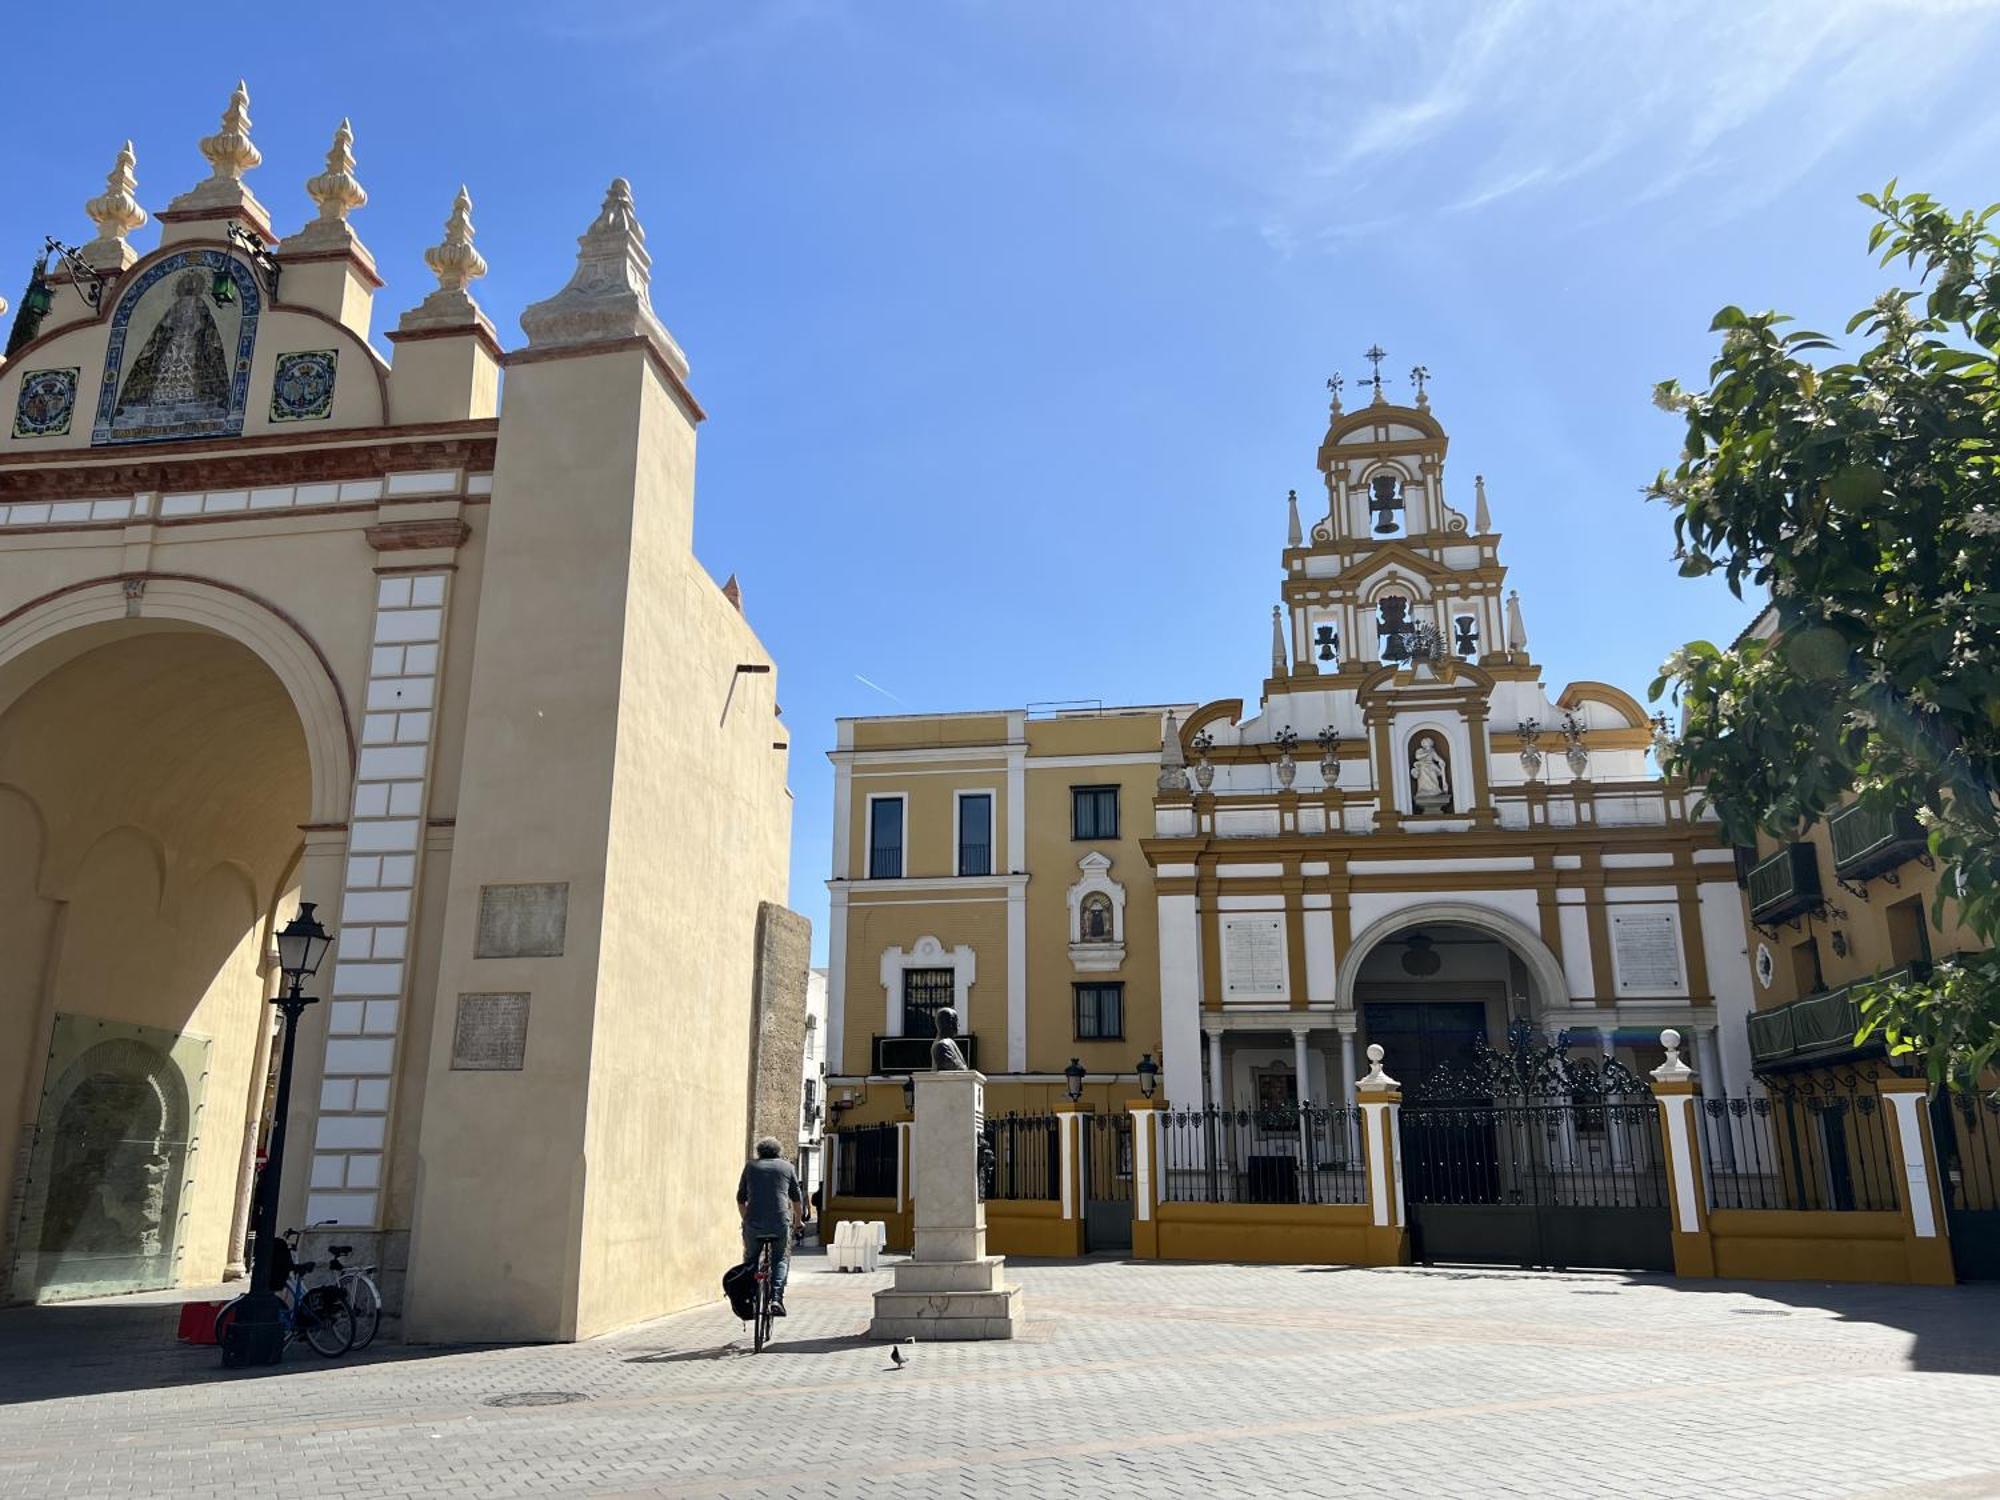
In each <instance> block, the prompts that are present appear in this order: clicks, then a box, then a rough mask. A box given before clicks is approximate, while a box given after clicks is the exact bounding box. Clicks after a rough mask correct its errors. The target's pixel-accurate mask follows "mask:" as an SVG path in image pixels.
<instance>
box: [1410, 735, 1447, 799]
mask: <svg viewBox="0 0 2000 1500" xmlns="http://www.w3.org/2000/svg"><path fill="white" fill-rule="evenodd" d="M1409 774H1410V805H1411V807H1413V808H1415V809H1416V811H1417V813H1418V814H1419V815H1422V816H1435V815H1437V814H1439V813H1448V812H1450V811H1452V776H1451V748H1450V747H1449V746H1448V745H1446V744H1445V741H1444V736H1443V735H1441V734H1439V733H1437V732H1436V731H1435V730H1430V729H1426V730H1422V731H1420V732H1419V733H1417V734H1415V735H1413V736H1411V738H1410V768H1409Z"/></svg>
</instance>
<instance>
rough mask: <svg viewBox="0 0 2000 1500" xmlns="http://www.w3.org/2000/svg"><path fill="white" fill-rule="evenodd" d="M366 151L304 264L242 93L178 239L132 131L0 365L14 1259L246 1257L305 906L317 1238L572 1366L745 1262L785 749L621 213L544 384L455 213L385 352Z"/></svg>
mask: <svg viewBox="0 0 2000 1500" xmlns="http://www.w3.org/2000/svg"><path fill="white" fill-rule="evenodd" d="M352 146H353V136H352V132H351V131H350V130H349V128H348V126H347V124H346V122H342V123H341V125H340V128H339V130H338V131H337V132H336V134H335V138H334V141H333V146H332V150H331V151H330V152H329V153H328V156H327V159H326V164H325V169H324V171H322V172H320V173H318V174H316V175H315V176H313V177H312V178H311V180H310V181H309V182H308V183H307V184H306V192H307V196H309V197H310V199H311V200H312V204H313V217H311V218H310V219H309V221H308V222H307V223H306V224H305V226H304V227H303V228H300V229H298V230H297V231H296V232H293V233H290V234H286V235H283V236H281V235H280V234H279V232H278V231H277V230H275V229H274V228H273V225H274V222H275V217H274V215H273V214H272V213H271V212H270V211H269V210H267V209H266V208H265V207H264V205H263V204H262V203H261V202H260V201H259V200H258V199H257V197H256V196H255V195H254V194H253V193H252V191H251V190H250V188H249V185H248V183H247V181H246V180H245V179H246V174H248V173H249V172H250V171H251V169H253V168H255V167H256V166H257V165H258V162H259V160H260V154H259V152H258V151H257V148H256V147H255V146H254V144H252V141H251V138H250V118H249V101H248V94H247V91H246V90H244V89H242V88H239V89H238V90H237V92H236V95H235V96H234V98H232V100H231V101H230V104H229V106H228V109H227V111H226V112H225V114H224V116H223V120H222V125H221V129H220V130H219V131H218V132H217V133H216V134H215V135H213V136H210V137H208V138H206V139H204V140H203V141H202V142H201V143H200V150H201V154H202V156H203V157H204V158H206V160H207V163H208V165H209V168H210V169H211V170H210V173H209V175H208V176H207V177H205V178H204V179H203V180H202V181H201V182H200V183H199V184H198V185H197V186H195V187H194V188H192V189H191V190H190V191H188V192H186V193H183V194H181V195H180V196H178V197H176V198H174V199H173V200H172V201H171V202H170V203H169V204H168V205H167V207H166V208H165V209H164V210H162V211H160V212H159V213H158V214H157V218H158V220H159V238H158V242H157V244H156V245H155V246H154V248H152V249H149V250H144V251H142V250H140V249H138V248H137V247H135V246H134V245H133V244H132V243H131V242H130V238H129V237H130V236H131V235H132V234H133V233H134V232H135V231H137V230H138V229H140V228H141V227H142V226H144V225H145V224H146V222H147V220H148V218H149V215H148V213H147V211H146V210H145V209H143V208H141V207H140V205H139V200H138V197H137V187H138V183H137V177H136V167H137V162H136V155H135V153H134V151H133V149H132V147H131V146H130V145H129V144H128V145H127V146H126V148H125V149H124V150H123V151H122V152H121V153H120V154H119V156H118V159H117V163H116V165H115V167H114V169H113V171H112V173H111V176H110V178H109V180H108V181H107V184H106V189H105V192H104V193H103V194H102V195H100V196H98V197H95V198H92V199H91V200H90V202H89V204H88V205H87V207H86V213H87V214H88V215H89V217H90V219H91V220H92V221H93V223H94V225H95V226H96V229H97V231H98V232H97V235H96V237H95V238H94V239H92V240H90V241H89V242H87V243H85V244H83V245H82V246H80V247H78V248H77V249H75V250H74V251H71V252H68V254H67V255H66V257H65V258H63V259H59V260H52V261H50V262H49V263H48V264H47V265H46V267H45V274H42V275H38V276H37V278H36V281H35V283H34V285H33V286H32V287H31V288H30V293H29V296H28V297H27V298H26V299H24V304H23V306H22V307H21V308H19V309H18V310H17V321H16V323H15V328H14V336H13V337H12V338H11V339H10V342H9V348H8V352H7V356H6V358H5V360H4V362H0V420H5V421H6V422H7V424H8V425H7V427H6V428H5V429H4V431H0V851H4V857H0V1110H4V1113H0V1162H4V1163H5V1166H6V1172H7V1177H8V1182H9V1185H10V1193H9V1197H8V1200H7V1204H6V1212H5V1214H4V1217H0V1271H4V1272H5V1275H6V1281H5V1285H4V1291H5V1293H6V1295H7V1296H9V1297H11V1298H15V1299H37V1298H40V1299H48V1298H56V1297H63V1296H75V1295H88V1294H90V1293H93V1292H101V1291H109V1290H117V1289H121V1288H130V1287H148V1286H170V1285H201V1284H205V1283H208V1282H213V1281H216V1280H219V1279H221V1278H222V1277H223V1275H224V1273H225V1271H227V1270H229V1269H230V1268H231V1267H232V1266H233V1265H234V1264H235V1263H237V1262H239V1261H240V1259H241V1254H242V1246H243V1240H244V1232H245V1226H246V1223H247V1222H248V1218H249V1202H250V1190H251V1182H252V1180H253V1177H254V1172H255V1162H256V1158H257V1155H258V1152H259V1150H260V1145H261V1140H262V1134H261V1131H262V1127H263V1124H264V1122H265V1114H266V1111H267V1109H268V1097H269V1095H268V1090H269V1083H268V1080H269V1077H270V1071H271V1069H270V1058H271V1054H272V1045H273V1042H272V1027H271V1024H270V1016H271V1011H272V1008H271V1007H270V1006H269V1005H268V1004H266V1003H265V1002H266V1000H267V998H268V997H269V996H270V995H271V994H272V993H273V990H274V987H275V985H276V984H277V981H278V975H277V974H276V972H275V961H274V954H273V945H272V933H273V930H274V927H275V926H281V925H283V923H284V922H285V921H286V919H287V918H289V917H290V915H291V914H292V912H293V910H294V909H295V906H296V904H297V903H298V902H299V901H301V900H304V901H308V902H312V903H314V904H315V905H316V907H317V910H318V913H319V915H320V916H321V918H322V919H323V920H324V921H325V922H326V924H327V926H329V927H331V928H333V929H334V930H335V934H336V948H335V950H334V952H333V954H332V955H331V956H330V957H329V959H328V961H327V962H326V963H325V964H324V965H323V966H322V968H321V970H320V973H319V976H318V978H317V980H316V981H315V984H314V986H313V988H312V990H311V991H310V992H311V993H312V994H314V995H315V996H316V997H317V998H318V1000H319V1002H320V1003H317V1004H315V1005H313V1006H312V1007H311V1008H310V1009H309V1010H308V1011H307V1013H306V1016H305V1019H304V1021H303V1022H302V1023H301V1026H300V1030H299V1037H298V1046H297V1058H298V1066H297V1074H296V1078H295V1082H294V1085H293V1093H292V1109H291V1114H290V1120H289V1149H288V1152H287V1159H286V1161H285V1172H284V1181H283V1194H282V1198H281V1203H280V1223H281V1225H287V1226H292V1225H296V1226H306V1225H310V1224H332V1225H334V1226H337V1227H336V1228H334V1229H333V1230H332V1231H331V1237H333V1238H337V1239H343V1240H356V1241H357V1242H358V1243H361V1244H362V1245H364V1246H365V1247H366V1248H365V1249H364V1251H363V1252H362V1253H363V1255H364V1256H365V1257H367V1258H370V1259H379V1260H380V1261H381V1263H382V1265H383V1266H384V1268H385V1276H384V1281H385V1292H386V1293H387V1295H388V1297H389V1300H390V1306H391V1310H392V1311H395V1310H396V1309H397V1308H398V1307H399V1306H400V1307H401V1308H402V1310H403V1311H404V1313H405V1314H406V1327H407V1330H408V1332H409V1333H410V1334H411V1335H412V1336H414V1337H417V1338H425V1339H459V1338H473V1339H568V1338H577V1337H582V1336H586V1335H589V1334H592V1333H595V1332H598V1331H601V1330H604V1329H607V1328H611V1327H615V1326H617V1325H619V1324H621V1323H626V1322H631V1321H634V1320H636V1319H638V1318H642V1317H648V1316H654V1315H657V1314H660V1313H665V1312H668V1311H672V1310H674V1309H676V1308H679V1307H684V1306H688V1305H691V1304H694V1303H697V1302H702V1301H707V1300H710V1299H711V1298H712V1297H713V1296H714V1274H715V1268H716V1267H717V1266H718V1265H721V1264H725V1263H726V1262H727V1260H728V1258H729V1257H730V1256H731V1255H732V1254H734V1253H735V1239H734V1226H733V1224H732V1222H731V1221H730V1216H729V1215H728V1213H727V1209H726V1205H727V1203H728V1202H729V1199H730V1195H731V1193H732V1191H733V1187H734V1180H735V1173H736V1170H737V1164H738V1163H739V1162H740V1160H741V1157H742V1153H743V1150H744V1145H745V1134H746V1126H747V1121H748V1119H749V1111H750V1104H751V1101H750V1100H749V1098H748V1083H747V1078H748V1073H749V1069H748V1066H747V1063H748V1059H749V1057H750V1055H751V1053H750V1047H751V1039H752V1035H753V1031H754V1027H755V1025H756V1014H755V1012H756V1006H757V1003H758V1001H757V998H756V997H757V995H758V994H759V993H760V992H761V991H762V990H763V989H764V988H765V987H766V981H767V980H768V978H769V976H767V975H762V974H760V972H759V964H758V956H759V952H760V945H761V944H763V943H764V941H765V936H764V935H765V933H766V930H767V929H768V928H769V927H770V926H771V925H772V919H771V917H770V913H771V912H772V910H774V909H776V908H780V907H781V905H782V902H783V900H784V897H785V887H786V869H787V842H788V836H789V826H790V795H789V793H788V791H787V789H786V785H785V775H786V760H787V754H786V741H787V735H786V734H785V732H784V730H783V727H782V725H781V724H780V723H779V722H778V720H777V717H776V701H775V697H774V693H775V675H774V673H773V669H772V663H771V659H770V657H769V655H768V654H767V653H766V652H765V650H764V648H763V647H762V645H761V644H760V643H759V642H758V640H757V638H756V635H755V634H754V633H753V631H752V630H751V629H750V627H749V625H748V624H747V623H746V621H745V619H744V616H743V613H742V610H741V608H740V606H739V603H738V600H737V597H736V594H735V591H734V589H733V588H728V589H725V588H723V587H718V586H717V584H716V583H715V581H714V580H713V579H712V578H710V576H709V575H708V574H707V573H706V572H705V571H704V570H703V569H702V567H701V566H700V564H699V563H698V562H697V561H696V559H695V557H694V554H693V551H692V549H691V540H692V534H693V504H694V457H695V430H696V427H697V425H698V424H699V422H700V421H701V419H702V415H703V413H702V410H701V407H700V405H699V404H698V402H697V401H696V399H695V397H694V395H693V393H692V391H691V389H690V387H689V384H688V375H689V372H688V365H687V361H686V359H685V357H684V356H683V354H682V352H681V350H680V349H679V347H678V346H677V345H676V344H675V342H674V340H673V338H672V336H671V335H670V334H669V333H668V332H667V330H666V328H665V327H664V326H663V325H662V324H661V322H660V320H659V318H658V316H657V315H656V314H655V313H654V310H653V308H652V305H651V301H650V293H649V282H650V275H649V266H650V259H649V257H648V255H647V253H646V249H645V245H644V234H643V231H642V230H641V228H640V226H639V222H638V219H637V215H636V210H635V209H634V206H633V201H632V197H631V193H630V190H629V188H628V187H627V185H626V184H625V183H624V182H623V180H619V181H616V182H614V183H613V184H612V185H611V188H610V191H609V193H608V194H607V195H606V197H605V199H604V201H603V206H602V209H601V211H600V212H599V214H598V216H597V218H596V219H595V221H594V222H591V223H590V224H589V225H588V227H587V228H586V230H585V232H584V234H583V235H582V237H581V238H580V240H579V241H578V247H579V249H578V257H577V267H576V271H575V274H574V276H573V277H572V278H571V280H570V281H569V283H568V284H567V285H566V286H564V287H562V288H559V289H556V288H552V289H551V293H552V295H550V296H549V297H547V298H546V299H544V300H542V301H540V302H537V303H535V304H534V305H533V306H531V307H530V308H529V309H528V310H527V312H526V313H525V314H524V315H523V317H522V326H523V330H524V332H525V333H526V335H527V338H526V342H525V343H524V344H522V345H521V346H520V347H517V348H512V349H509V348H507V347H505V346H504V345H503V343H502V340H501V338H500V336H499V334H498V333H497V332H496V330H495V329H494V327H493V325H492V324H491V323H490V322H489V321H488V319H487V318H486V316H485V315H484V313H483V312H482V311H481V310H480V308H479V307H478V305H477V303H476V302H475V301H474V299H473V297H472V296H471V294H470V292H469V290H468V288H469V286H470V285H471V283H472V282H473V281H474V280H475V279H476V278H477V277H479V276H480V275H482V274H483V273H484V272H485V270H486V265H485V262H484V260H483V258H482V257H481V256H480V255H479V253H478V251H477V250H476V249H475V248H474V246H473V228H472V218H471V200H470V197H469V195H468V194H466V192H465V191H464V190H463V189H460V191H459V193H458V197H457V201H456V203H454V204H452V206H451V211H450V214H449V219H448V222H447V223H446V226H445V232H444V237H443V239H442V241H441V242H440V243H439V244H438V245H437V246H435V247H433V248H432V249H431V250H430V251H429V252H428V254H427V256H426V261H427V263H428V265H429V267H430V270H431V272H432V273H433V274H434V276H435V278H436V284H435V289H434V290H432V291H430V292H429V294H428V295H427V296H424V297H423V298H422V300H421V301H419V302H418V303H417V304H416V305H415V306H413V307H410V308H409V309H408V310H407V311H405V312H404V313H402V315H401V316H400V318H399V319H398V320H397V322H396V323H395V325H394V327H393V329H391V330H390V331H389V332H388V333H387V335H386V337H387V340H388V342H389V343H390V344H391V345H392V346H393V349H394V353H395V358H394V361H393V363H392V362H391V361H389V360H387V359H385V358H383V357H382V356H381V355H380V354H378V353H377V352H376V350H375V348H374V347H373V346H372V345H371V343H370V334H371V331H372V329H371V324H372V320H373V316H374V299H375V296H376V293H377V292H378V291H379V290H380V288H381V287H382V285H383V278H382V276H381V274H380V272H379V271H378V269H377V267H376V265H375V262H374V259H373V257H372V256H371V255H370V254H369V252H368V250H367V248H366V246H365V245H364V244H363V243H362V241H361V239H360V238H359V236H358V235H357V234H356V232H355V230H354V227H353V225H352V224H351V223H350V215H351V214H352V213H353V212H354V211H355V210H357V209H359V208H360V207H361V206H362V205H363V204H364V203H365V202H366V194H365V192H364V191H363V190H362V188H361V186H360V183H359V181H358V180H357V177H356V164H355V157H354V153H353V149H352ZM187 155H188V156H190V157H192V155H193V152H192V151H191V150H190V151H189V152H188V153H187ZM446 196H448V195H446ZM439 206H440V209H442V208H443V207H444V202H443V201H441V202H440V205H439ZM503 372H504V399H503V394H502V384H503ZM664 891H671V892H673V893H674V894H673V896H672V897H671V899H669V898H667V897H665V896H663V895H662V894H661V893H662V892H664ZM760 910H761V911H762V912H763V913H764V916H763V918H762V919H760ZM780 915H782V913H780ZM803 967H804V956H803V949H802V945H801V952H800V956H799V970H800V972H799V973H798V975H797V976H796V978H797V984H798V988H799V990H800V993H801V994H802V992H803V984H804V972H803ZM730 1059H738V1060H741V1061H740V1062H738V1063H736V1064H735V1065H731V1063H730V1062H729V1061H728V1060H730ZM796 1087H797V1084H796V1078H795V1077H793V1078H791V1079H789V1080H788V1081H787V1085H786V1088H787V1098H786V1101H785V1102H786V1104H787V1107H788V1108H790V1107H795V1098H794V1091H795V1090H796ZM718 1205H723V1206H724V1207H723V1208H722V1209H721V1211H718Z"/></svg>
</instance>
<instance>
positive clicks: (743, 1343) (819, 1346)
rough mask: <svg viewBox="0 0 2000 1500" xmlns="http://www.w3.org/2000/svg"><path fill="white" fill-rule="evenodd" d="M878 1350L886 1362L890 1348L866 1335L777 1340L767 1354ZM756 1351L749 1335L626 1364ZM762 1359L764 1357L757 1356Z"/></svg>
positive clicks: (638, 1357)
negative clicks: (710, 1345) (712, 1347)
mask: <svg viewBox="0 0 2000 1500" xmlns="http://www.w3.org/2000/svg"><path fill="white" fill-rule="evenodd" d="M868 1348H875V1349H879V1350H881V1351H882V1357H883V1359H884V1360H885V1361H886V1360H887V1359H888V1357H889V1346H888V1345H887V1344H886V1343H883V1342H881V1341H880V1340H878V1339H871V1338H869V1337H868V1335H867V1334H865V1333H849V1334H843V1335H842V1336H840V1337H839V1338H818V1339H786V1338H784V1337H782V1336H779V1337H776V1338H774V1339H773V1340H772V1342H771V1343H769V1344H766V1345H765V1346H764V1354H765V1355H771V1354H842V1353H848V1352H851V1351H853V1350H856V1349H868ZM753 1353H754V1351H753V1350H752V1349H751V1347H750V1336H749V1335H748V1334H747V1333H746V1334H745V1335H744V1336H743V1337H742V1339H741V1340H731V1341H730V1342H729V1343H727V1344H724V1345H723V1346H722V1347H720V1348H717V1349H656V1350H654V1351H653V1352H652V1353H651V1354H634V1355H632V1356H630V1357H629V1358H628V1359H627V1360H626V1361H625V1363H626V1364H628V1365H678V1364H686V1363H690V1362H692V1361H696V1360H705V1359H735V1358H736V1357H737V1356H738V1355H745V1356H749V1355H752V1354H753ZM756 1357H758V1358H762V1357H763V1356H762V1355H759V1356H756Z"/></svg>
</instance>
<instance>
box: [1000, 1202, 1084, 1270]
mask: <svg viewBox="0 0 2000 1500" xmlns="http://www.w3.org/2000/svg"><path fill="white" fill-rule="evenodd" d="M986 1253H987V1254H989V1255H1046V1256H1058V1257H1066V1256H1074V1255H1081V1254H1083V1220H1082V1219H1065V1218H1064V1217H1063V1216H1062V1205H1061V1204H1060V1203H1049V1202H1041V1201H1034V1200H1021V1201H1016V1200H1013V1199H1005V1198H989V1199H988V1200H987V1202H986Z"/></svg>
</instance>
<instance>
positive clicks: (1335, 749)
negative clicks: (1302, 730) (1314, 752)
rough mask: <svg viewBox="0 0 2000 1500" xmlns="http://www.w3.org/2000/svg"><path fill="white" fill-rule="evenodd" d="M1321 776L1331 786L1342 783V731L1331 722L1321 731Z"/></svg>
mask: <svg viewBox="0 0 2000 1500" xmlns="http://www.w3.org/2000/svg"><path fill="white" fill-rule="evenodd" d="M1319 778H1320V780H1321V781H1323V782H1324V783H1326V785H1328V786H1330V787H1334V786H1339V785H1340V731H1339V730H1338V729H1335V728H1334V727H1333V726H1332V725H1331V724H1329V725H1327V726H1326V728H1324V729H1322V730H1321V731H1320V732H1319Z"/></svg>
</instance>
